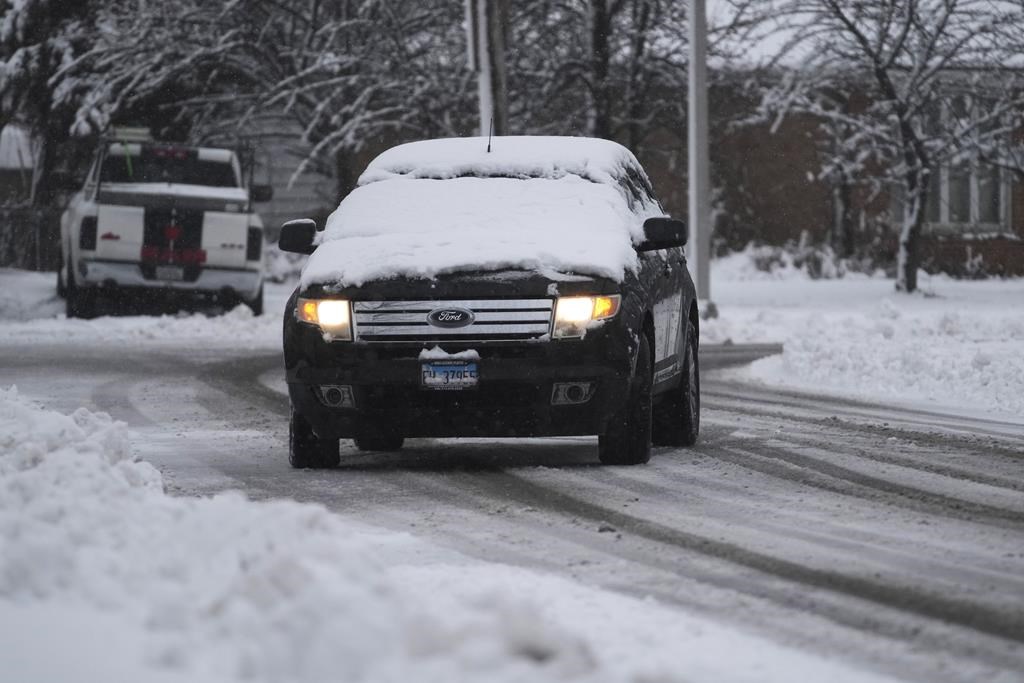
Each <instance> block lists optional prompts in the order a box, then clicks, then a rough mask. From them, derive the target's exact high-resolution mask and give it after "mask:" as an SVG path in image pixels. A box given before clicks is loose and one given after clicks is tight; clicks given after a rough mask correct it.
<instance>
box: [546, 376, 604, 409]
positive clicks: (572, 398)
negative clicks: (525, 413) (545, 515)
mask: <svg viewBox="0 0 1024 683" xmlns="http://www.w3.org/2000/svg"><path fill="white" fill-rule="evenodd" d="M593 396H594V383H593V382H564V383H561V382H560V383H558V384H556V385H555V386H554V389H552V391H551V405H553V406H571V405H579V404H580V403H586V402H587V401H589V400H590V399H591V398H592V397H593Z"/></svg>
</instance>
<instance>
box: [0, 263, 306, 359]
mask: <svg viewBox="0 0 1024 683" xmlns="http://www.w3.org/2000/svg"><path fill="white" fill-rule="evenodd" d="M56 278H57V276H56V274H55V273H34V272H28V271H22V270H14V269H9V268H0V343H64V342H75V343H84V344H93V343H97V344H104V345H108V346H110V345H131V346H140V345H144V346H159V345H161V344H168V345H175V346H180V345H182V344H192V343H195V344H196V345H199V346H202V347H229V348H233V349H280V348H281V315H282V313H283V311H284V306H285V302H286V301H287V299H288V297H289V296H290V295H291V293H292V290H294V288H295V283H294V282H292V283H287V282H286V283H283V284H277V283H271V282H268V283H267V284H266V285H265V288H264V296H265V310H266V313H265V314H264V315H262V316H259V317H257V316H254V315H253V314H252V310H251V309H250V308H249V307H248V306H244V305H240V306H237V307H236V308H234V309H233V310H231V311H228V312H226V313H224V314H219V313H218V314H216V315H209V314H207V313H204V312H198V313H190V314H186V313H182V314H178V315H126V316H103V317H100V318H96V319H93V320H79V319H67V318H65V317H64V300H63V299H60V298H58V297H57V295H56V292H55V291H54V288H55V285H56ZM107 310H108V311H113V310H115V309H113V308H110V307H109V306H108V309H107Z"/></svg>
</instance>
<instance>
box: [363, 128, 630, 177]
mask: <svg viewBox="0 0 1024 683" xmlns="http://www.w3.org/2000/svg"><path fill="white" fill-rule="evenodd" d="M487 147H488V139H487V138H486V137H472V138H447V139H441V140H424V141H422V142H410V143H407V144H404V145H399V146H397V147H392V148H391V149H389V150H388V151H386V152H384V153H382V154H381V155H379V156H378V157H377V158H376V159H374V160H373V161H371V162H370V165H369V166H367V167H366V171H365V172H364V173H363V174H362V176H360V178H359V184H360V185H366V184H368V183H372V182H376V181H380V180H388V179H392V178H396V177H401V178H436V179H445V178H459V177H465V176H477V177H495V176H504V177H510V178H561V177H564V176H566V175H576V176H579V177H581V178H585V179H587V180H591V181H593V182H597V183H606V184H611V183H615V182H618V181H619V179H620V178H621V177H622V176H623V175H624V174H625V173H627V170H628V169H634V170H637V171H639V173H641V174H643V170H642V169H641V168H640V164H639V163H638V162H637V160H636V157H634V156H633V153H632V152H630V151H629V150H628V149H626V148H625V147H623V146H622V145H620V144H618V143H617V142H612V141H610V140H601V139H597V138H577V137H556V136H540V135H538V136H527V135H509V136H500V137H495V138H492V139H491V140H490V151H489V152H488V151H487ZM644 181H646V176H644Z"/></svg>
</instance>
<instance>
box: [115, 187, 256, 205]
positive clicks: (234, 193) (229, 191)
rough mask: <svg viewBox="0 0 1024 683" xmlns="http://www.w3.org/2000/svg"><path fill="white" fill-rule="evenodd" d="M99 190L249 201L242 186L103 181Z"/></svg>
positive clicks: (247, 193)
mask: <svg viewBox="0 0 1024 683" xmlns="http://www.w3.org/2000/svg"><path fill="white" fill-rule="evenodd" d="M100 191H101V192H111V193H116V194H144V195H164V196H173V197H196V198H202V199H222V200H224V201H228V202H243V203H244V202H248V201H249V192H248V191H247V190H246V189H245V188H244V187H214V186H211V185H189V184H185V183H103V184H102V185H100Z"/></svg>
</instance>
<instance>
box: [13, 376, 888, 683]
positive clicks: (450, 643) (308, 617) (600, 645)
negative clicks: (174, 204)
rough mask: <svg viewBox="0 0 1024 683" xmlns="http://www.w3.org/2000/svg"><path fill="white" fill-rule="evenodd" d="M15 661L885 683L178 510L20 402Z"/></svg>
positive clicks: (164, 670) (156, 673)
mask: <svg viewBox="0 0 1024 683" xmlns="http://www.w3.org/2000/svg"><path fill="white" fill-rule="evenodd" d="M296 476H298V475H296ZM0 661H2V662H3V665H2V669H3V679H4V680H5V681H18V682H19V683H43V682H52V681H89V682H91V681H135V682H137V683H145V682H149V681H189V682H190V683H196V682H203V681H211V682H212V681H218V682H221V683H223V682H225V681H237V680H246V681H268V682H274V683H281V682H284V681H352V682H355V681H374V682H389V681H393V682H396V683H397V682H399V681H401V682H402V683H406V682H408V681H443V682H445V683H450V682H452V681H469V680H474V681H483V680H486V681H531V682H533V681H555V680H559V681H562V680H578V681H665V682H670V681H760V682H764V681H787V682H788V681H793V680H818V681H824V680H828V681H875V680H881V678H880V677H878V676H875V675H874V674H872V673H870V672H867V671H863V670H855V669H852V668H849V665H847V664H844V663H842V662H839V661H835V660H829V659H825V658H822V657H818V656H815V655H810V654H805V653H802V652H800V651H797V650H794V649H791V648H788V647H783V646H780V645H778V644H775V643H772V642H770V641H767V640H764V639H761V638H757V637H754V636H751V635H748V634H745V633H742V632H739V631H736V630H734V629H731V628H727V627H724V626H721V625H718V624H716V623H714V622H712V621H709V620H707V619H706V618H700V617H696V616H694V615H690V614H686V613H683V612H680V611H677V610H674V609H669V608H667V607H664V606H660V605H658V604H656V603H653V602H651V601H643V600H635V599H631V598H626V597H622V596H620V595H616V594H613V593H610V592H607V591H603V590H599V589H595V588H589V587H586V586H582V585H580V584H577V583H573V582H571V581H568V580H565V579H560V578H557V577H552V576H547V575H543V574H539V573H535V572H531V571H527V570H523V569H518V568H514V567H510V566H507V565H501V564H492V563H485V562H480V561H475V560H471V559H469V558H466V557H464V556H461V555H458V554H455V553H453V552H451V551H446V550H442V549H439V548H436V547H433V546H429V545H427V544H426V543H424V542H422V541H419V540H416V539H414V538H413V537H411V536H407V535H405V534H399V533H395V532H385V531H379V530H374V529H370V528H367V527H365V526H363V525H358V524H354V523H352V522H350V521H348V520H346V519H345V518H343V517H341V516H338V515H335V514H332V513H330V512H328V511H327V510H325V509H324V508H323V507H321V506H318V505H310V504H300V503H295V502H290V501H274V502H252V501H249V500H247V499H245V498H244V497H243V496H242V495H241V494H238V493H225V494H221V495H218V496H215V497H213V498H203V499H196V498H176V497H171V496H168V495H166V494H165V493H164V491H163V487H162V481H161V476H160V474H159V473H158V472H157V470H156V469H154V468H153V467H152V466H150V465H149V464H147V463H145V462H139V461H137V460H136V459H135V458H134V457H133V454H132V447H131V444H130V435H129V434H128V433H127V432H126V430H125V428H124V426H123V425H121V424H119V423H115V422H112V421H111V420H110V419H109V418H108V417H107V416H106V415H103V414H94V413H90V412H89V411H87V410H85V409H84V408H83V409H79V410H77V411H76V412H75V413H74V414H72V415H70V416H65V415H61V414H58V413H56V412H53V411H50V410H46V409H43V408H40V407H38V406H35V405H33V404H32V403H30V402H29V401H27V400H25V399H23V398H21V397H19V396H18V394H17V392H16V390H13V389H0Z"/></svg>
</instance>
